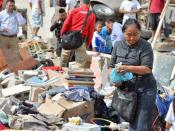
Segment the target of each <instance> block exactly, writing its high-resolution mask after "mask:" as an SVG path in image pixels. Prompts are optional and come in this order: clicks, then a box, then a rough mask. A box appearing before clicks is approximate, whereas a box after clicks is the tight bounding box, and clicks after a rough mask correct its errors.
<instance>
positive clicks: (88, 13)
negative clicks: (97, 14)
mask: <svg viewBox="0 0 175 131" xmlns="http://www.w3.org/2000/svg"><path fill="white" fill-rule="evenodd" d="M91 13H92V11H90V10H88V12H87V15H86V18H85V20H84V23H83V26H82V28H81V31H80V32H81V33H82V32H83V30H84V27H85V25H86V23H87V19H88V17H89V15H90V14H91Z"/></svg>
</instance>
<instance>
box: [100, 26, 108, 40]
mask: <svg viewBox="0 0 175 131" xmlns="http://www.w3.org/2000/svg"><path fill="white" fill-rule="evenodd" d="M100 35H101V36H102V37H103V38H104V39H106V37H110V33H109V32H108V31H107V28H106V26H104V27H103V28H102V30H101V32H100Z"/></svg>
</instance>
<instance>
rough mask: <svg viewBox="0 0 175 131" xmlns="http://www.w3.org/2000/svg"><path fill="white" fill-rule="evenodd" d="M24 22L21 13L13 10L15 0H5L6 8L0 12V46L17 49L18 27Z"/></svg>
mask: <svg viewBox="0 0 175 131" xmlns="http://www.w3.org/2000/svg"><path fill="white" fill-rule="evenodd" d="M25 23H26V20H25V19H24V18H23V17H22V15H21V14H20V13H18V12H16V11H15V1H14V0H7V2H6V9H5V10H3V11H1V12H0V48H9V47H10V48H13V49H14V50H17V49H18V44H17V43H18V38H17V34H18V32H19V27H20V26H23V25H24V24H25Z"/></svg>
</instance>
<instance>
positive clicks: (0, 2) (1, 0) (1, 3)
mask: <svg viewBox="0 0 175 131" xmlns="http://www.w3.org/2000/svg"><path fill="white" fill-rule="evenodd" d="M2 5H3V0H0V11H1V10H2Z"/></svg>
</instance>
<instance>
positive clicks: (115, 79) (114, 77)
mask: <svg viewBox="0 0 175 131" xmlns="http://www.w3.org/2000/svg"><path fill="white" fill-rule="evenodd" d="M132 78H133V74H132V73H131V72H126V73H124V74H120V73H118V72H117V71H116V69H115V68H114V69H112V72H111V74H110V81H111V82H112V83H120V82H122V81H128V80H131V79H132Z"/></svg>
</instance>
